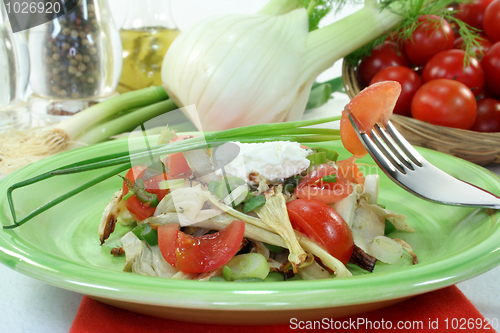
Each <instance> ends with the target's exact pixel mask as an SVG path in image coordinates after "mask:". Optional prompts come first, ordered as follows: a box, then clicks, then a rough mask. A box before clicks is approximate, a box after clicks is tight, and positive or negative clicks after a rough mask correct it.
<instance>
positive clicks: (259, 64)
mask: <svg viewBox="0 0 500 333" xmlns="http://www.w3.org/2000/svg"><path fill="white" fill-rule="evenodd" d="M298 7H299V5H298V3H297V2H296V1H293V0H271V2H270V3H269V4H268V5H267V6H266V7H264V9H263V10H262V11H261V12H260V13H258V14H254V15H227V16H218V17H213V18H209V19H206V20H204V21H201V22H200V23H198V24H197V25H195V26H193V27H191V28H190V29H188V30H186V31H184V32H182V33H181V34H180V35H179V36H178V37H177V38H176V40H175V41H174V42H173V43H172V45H171V47H170V48H169V50H168V52H167V54H166V56H165V58H164V61H163V65H162V81H163V86H164V88H165V90H166V91H167V93H168V95H169V96H170V98H171V99H172V100H173V101H175V103H176V104H177V105H179V106H187V105H193V104H194V105H195V106H196V109H197V114H188V116H189V117H190V118H191V120H192V121H193V123H195V124H197V127H198V129H200V130H210V131H212V130H222V129H227V128H233V127H239V126H245V125H251V124H260V123H269V122H281V121H294V120H299V119H300V118H301V117H302V114H303V112H304V110H305V107H306V105H307V100H308V98H309V93H310V90H311V87H312V85H313V83H314V81H315V79H316V77H317V76H318V75H319V74H321V73H322V72H323V71H324V70H326V69H328V68H329V67H331V66H332V65H333V64H334V63H335V62H336V61H337V60H338V59H341V58H342V57H344V56H346V55H348V54H349V53H351V52H352V51H354V50H356V49H357V48H359V47H361V46H363V45H364V44H366V43H368V42H369V41H371V40H372V39H374V38H376V37H378V36H379V35H381V34H382V33H384V32H385V31H387V30H389V29H391V28H392V27H394V26H396V25H397V23H398V22H399V21H401V20H402V17H401V16H399V15H397V14H394V13H393V12H391V11H389V10H384V11H380V8H379V7H378V6H377V2H376V1H367V3H366V5H365V7H364V8H363V9H361V10H360V11H358V12H356V13H354V14H352V15H350V16H348V17H346V18H344V19H342V20H340V21H337V22H335V23H333V24H331V25H329V26H327V27H324V28H321V29H317V30H314V31H312V32H309V25H308V23H309V16H308V12H307V10H305V9H304V8H299V9H295V8H298Z"/></svg>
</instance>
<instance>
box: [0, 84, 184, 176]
mask: <svg viewBox="0 0 500 333" xmlns="http://www.w3.org/2000/svg"><path fill="white" fill-rule="evenodd" d="M167 98H168V96H167V94H166V93H165V90H164V89H163V88H162V87H150V88H146V89H141V90H137V91H132V92H128V93H125V94H122V95H119V96H116V97H113V98H110V99H108V100H106V101H103V102H101V103H98V104H96V105H94V106H91V107H89V108H87V109H85V110H83V111H80V112H78V113H77V114H75V115H74V116H72V117H71V118H68V119H67V120H64V121H62V122H60V123H59V124H57V125H56V126H55V127H52V128H36V129H29V130H25V131H15V130H11V131H7V132H6V133H4V134H2V135H0V141H1V142H2V145H0V174H7V173H9V172H11V171H13V170H15V169H17V168H19V167H21V166H24V165H26V164H29V163H32V162H34V161H36V160H39V159H42V158H44V157H47V156H50V155H54V154H56V153H59V152H62V151H64V150H66V149H68V148H69V147H70V146H72V145H73V144H76V143H78V144H79V145H88V144H93V143H96V142H99V141H102V140H103V139H105V138H109V137H111V136H113V135H117V134H120V133H122V132H123V131H124V130H127V129H130V128H132V129H133V128H135V127H136V126H138V125H140V124H141V123H143V122H144V121H146V120H147V119H149V118H150V117H154V116H156V115H158V114H161V113H164V112H167V111H171V110H172V109H173V108H176V106H175V104H174V103H173V102H172V101H170V102H168V103H164V104H156V103H158V102H161V101H164V100H166V99H167ZM153 105H154V106H153ZM143 107H149V109H147V110H146V111H145V112H143V111H144V110H143V109H142V108H143ZM134 109H135V111H133V112H130V113H127V112H126V111H128V110H134ZM117 114H123V116H124V117H125V118H124V119H122V120H119V119H120V118H117V119H115V118H113V117H114V116H115V115H117ZM124 120H125V121H124ZM106 122H110V123H109V124H108V126H104V125H103V124H104V123H106ZM94 128H96V129H95V130H92V129H94ZM89 131H90V132H89ZM87 133H88V134H87Z"/></svg>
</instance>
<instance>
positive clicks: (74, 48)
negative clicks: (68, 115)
mask: <svg viewBox="0 0 500 333" xmlns="http://www.w3.org/2000/svg"><path fill="white" fill-rule="evenodd" d="M28 43H29V49H30V54H31V57H30V58H31V68H32V70H31V77H30V83H31V86H32V88H33V92H34V95H37V96H39V97H42V98H48V99H56V100H57V99H61V100H69V99H72V100H88V99H102V98H105V97H107V96H110V95H111V94H113V93H114V92H115V89H116V86H117V84H118V79H119V77H120V72H121V67H122V59H121V43H120V36H119V32H118V29H117V28H116V26H115V24H114V22H113V19H112V16H111V12H110V10H109V7H108V2H107V0H80V1H79V2H78V4H77V5H76V7H75V8H74V9H73V10H71V11H69V12H68V13H66V14H65V15H63V16H60V17H58V18H56V19H54V20H52V21H50V22H48V23H46V24H42V25H40V26H37V27H34V28H31V29H30V32H29V42H28Z"/></svg>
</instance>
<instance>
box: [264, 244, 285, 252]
mask: <svg viewBox="0 0 500 333" xmlns="http://www.w3.org/2000/svg"><path fill="white" fill-rule="evenodd" d="M264 245H265V246H266V247H267V249H268V250H269V251H271V252H273V253H280V252H282V251H283V250H284V248H282V247H280V246H276V245H272V244H267V243H264Z"/></svg>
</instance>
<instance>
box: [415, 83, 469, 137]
mask: <svg viewBox="0 0 500 333" xmlns="http://www.w3.org/2000/svg"><path fill="white" fill-rule="evenodd" d="M411 114H412V116H413V118H415V119H418V120H422V121H425V122H428V123H431V124H434V125H440V126H447V127H454V128H461V129H470V128H471V127H472V125H473V124H474V121H475V120H476V114H477V106H476V99H475V98H474V94H473V93H472V92H471V91H470V89H469V88H468V87H467V86H466V85H464V84H463V83H461V82H458V81H454V80H449V79H437V80H432V81H430V82H427V83H425V84H424V85H423V86H422V87H421V88H420V89H419V90H418V91H417V93H416V94H415V96H414V97H413V102H412V104H411Z"/></svg>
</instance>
